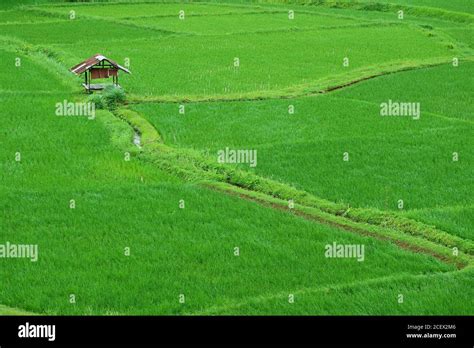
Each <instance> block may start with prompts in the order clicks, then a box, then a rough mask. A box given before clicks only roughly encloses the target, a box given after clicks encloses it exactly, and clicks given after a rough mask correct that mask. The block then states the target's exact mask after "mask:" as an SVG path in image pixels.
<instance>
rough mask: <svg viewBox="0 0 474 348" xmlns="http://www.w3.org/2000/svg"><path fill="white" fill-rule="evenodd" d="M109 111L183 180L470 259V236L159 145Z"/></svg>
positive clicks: (153, 158)
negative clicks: (339, 201) (321, 195)
mask: <svg viewBox="0 0 474 348" xmlns="http://www.w3.org/2000/svg"><path fill="white" fill-rule="evenodd" d="M114 113H115V115H116V116H118V117H119V118H121V119H123V120H124V121H125V122H127V123H128V124H129V125H130V126H131V127H132V128H133V129H134V130H135V131H136V132H139V133H140V134H141V136H142V144H143V146H142V149H141V151H140V153H139V157H140V158H143V159H144V160H146V161H150V162H152V163H154V164H155V165H157V166H158V167H159V168H160V169H162V170H165V171H167V172H171V173H173V174H175V175H177V176H179V177H181V178H183V179H185V180H191V181H193V182H204V184H205V185H206V186H211V187H213V188H215V189H219V190H221V191H224V192H226V193H229V194H237V195H239V196H241V197H245V198H247V199H251V200H256V201H259V202H261V203H264V204H265V205H270V206H273V207H275V206H278V207H279V208H283V209H285V207H288V201H290V200H291V201H294V202H295V206H294V208H293V209H294V210H295V211H298V212H299V213H300V214H301V215H304V216H305V217H311V218H313V219H315V220H317V221H320V222H322V221H324V222H326V223H328V224H331V225H336V226H338V227H341V228H343V229H345V230H349V231H358V232H363V233H366V234H368V235H372V236H377V237H379V238H382V239H384V238H385V239H388V240H391V241H392V242H397V243H399V244H398V245H400V246H402V247H405V248H407V249H410V250H416V251H417V252H424V253H428V254H430V255H432V256H436V257H437V258H439V259H442V260H444V261H448V262H450V263H454V264H456V265H457V267H459V268H462V267H465V266H467V265H468V264H470V263H472V260H473V258H472V256H473V255H474V242H472V241H470V240H466V239H463V238H460V237H457V236H453V235H451V234H449V233H446V232H444V231H441V230H438V229H436V228H435V227H433V226H429V225H426V224H423V223H421V222H418V221H415V220H413V219H409V218H406V217H403V216H399V215H397V214H395V213H391V212H382V211H378V210H376V209H365V208H351V207H349V206H346V205H342V204H336V203H333V202H330V201H327V200H324V199H321V198H318V197H316V196H314V195H311V194H309V193H307V192H304V191H301V190H297V189H295V188H293V187H291V186H289V185H286V184H283V183H280V182H276V181H273V180H270V179H266V178H263V177H260V176H257V175H255V174H253V173H249V172H245V171H242V170H238V169H233V168H229V167H226V166H225V165H219V164H217V163H216V162H215V161H213V160H211V159H209V158H205V157H204V156H203V155H202V154H199V153H198V152H196V151H193V150H190V149H182V148H175V147H170V146H167V145H165V144H163V143H162V142H161V139H160V135H159V133H158V132H157V130H156V129H155V128H154V127H153V126H152V125H151V124H150V123H149V122H148V121H147V120H146V119H145V118H143V117H142V116H141V115H140V114H139V113H137V112H135V111H132V110H127V109H119V110H115V111H114ZM226 184H227V185H226ZM414 237H415V238H414ZM416 237H418V238H416ZM400 243H401V244H400ZM452 248H458V249H459V254H457V253H454V254H453V249H452Z"/></svg>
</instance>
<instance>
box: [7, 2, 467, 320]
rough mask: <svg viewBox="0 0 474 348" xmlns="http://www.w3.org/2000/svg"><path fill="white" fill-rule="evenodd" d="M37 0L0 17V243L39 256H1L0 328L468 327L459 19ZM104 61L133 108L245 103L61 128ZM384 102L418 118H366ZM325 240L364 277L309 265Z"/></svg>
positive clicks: (334, 262)
mask: <svg viewBox="0 0 474 348" xmlns="http://www.w3.org/2000/svg"><path fill="white" fill-rule="evenodd" d="M394 1H396V0H394ZM400 1H401V0H400ZM37 2H38V3H42V4H45V3H48V5H47V6H38V7H28V10H25V9H20V8H17V9H15V10H12V11H8V12H1V11H0V23H2V24H1V25H0V27H1V33H0V35H1V38H0V42H1V45H2V48H4V50H3V49H2V50H0V61H2V62H5V63H6V64H5V66H4V68H3V69H1V70H0V115H2V117H0V129H1V131H2V136H3V139H4V141H3V142H2V146H1V147H0V178H1V179H0V210H1V211H2V214H1V215H0V225H1V226H2V229H1V230H0V243H4V242H6V241H9V242H11V243H36V244H38V245H39V250H40V257H39V261H38V262H37V263H34V262H30V261H29V260H23V259H0V263H1V267H0V279H2V282H1V284H0V304H1V305H0V314H1V315H18V314H27V313H30V312H31V313H37V314H73V315H77V314H99V315H110V314H124V315H129V314H210V315H213V314H249V315H254V314H272V315H274V314H291V315H293V314H303V315H314V314H323V315H326V314H336V315H339V314H351V315H355V314H361V315H366V314H382V315H387V314H397V315H398V314H410V315H413V314H444V315H446V314H453V315H455V314H467V315H471V314H473V307H472V305H470V303H471V302H472V301H470V299H471V298H472V295H473V293H472V290H471V289H472V286H471V285H472V255H473V250H474V249H473V242H472V241H473V238H474V236H473V234H472V226H473V220H474V219H473V212H474V209H473V202H472V196H473V192H472V184H471V181H472V180H471V176H472V175H470V174H471V170H470V168H471V167H472V163H471V158H472V156H473V152H472V146H470V145H471V142H470V139H471V138H472V117H471V115H472V112H473V111H474V110H473V107H472V105H471V103H470V99H471V95H472V93H473V90H472V86H473V84H472V83H471V82H472V78H471V76H472V73H473V71H472V70H473V69H474V64H472V63H469V62H468V61H469V59H471V60H472V56H473V54H472V52H471V50H470V49H469V48H468V47H469V45H470V44H471V43H472V42H471V40H469V39H470V38H469V35H468V34H469V30H470V29H469V27H468V26H467V24H466V23H467V22H466V18H468V17H466V16H467V14H466V13H468V12H469V11H470V10H469V6H468V4H465V3H462V2H459V3H457V4H451V5H450V4H447V5H444V3H441V2H439V1H437V0H430V2H429V1H428V0H426V1H424V2H423V4H427V5H431V6H432V7H433V8H435V10H432V9H428V10H426V9H419V10H416V11H414V12H413V11H408V12H407V13H408V14H409V16H408V18H407V20H406V21H404V22H398V21H396V20H393V19H391V17H390V16H392V15H393V13H390V12H380V11H372V10H371V8H368V9H367V10H369V11H365V10H360V9H359V10H357V8H358V7H349V8H347V9H334V8H329V7H326V6H296V5H295V9H296V19H295V20H294V22H291V23H290V21H289V20H288V19H287V10H288V7H287V5H278V4H265V5H263V4H262V5H260V4H259V5H256V4H253V5H252V6H236V5H232V4H226V5H220V4H212V5H210V4H177V3H169V4H152V3H146V4H145V3H139V4H138V3H134V4H125V3H123V4H104V3H102V4H87V3H74V4H73V3H66V4H61V6H56V5H54V6H53V5H51V3H52V2H48V1H37ZM31 3H32V1H30V2H29V1H21V2H13V1H9V0H7V1H2V4H1V5H0V8H2V9H5V8H12V7H13V6H14V5H20V4H30V5H31ZM249 3H250V2H249ZM292 7H293V6H292ZM441 7H443V8H441ZM71 9H74V10H75V11H76V14H77V18H78V19H76V20H68V19H67V16H68V13H69V11H70V10H71ZM180 9H184V10H185V11H186V19H185V20H184V21H179V20H178V18H177V15H178V11H179V10H180ZM372 9H373V8H372ZM382 9H384V7H382ZM449 11H454V12H449ZM249 12H251V13H249ZM254 12H255V13H254ZM455 12H459V13H455ZM461 12H465V13H461ZM423 14H424V15H423ZM145 17H147V18H145ZM43 21H51V23H42V22H43ZM393 22H395V23H393ZM354 24H356V26H354ZM421 24H422V25H425V28H424V29H422V28H421V27H420V25H421ZM346 25H349V26H353V27H351V28H344V27H345V26H346ZM426 25H430V27H427V26H426ZM97 28H100V35H98V34H97ZM329 28H331V29H329ZM430 28H434V29H430ZM173 32H176V34H174V35H173V34H172V33H173ZM444 33H446V34H448V35H449V36H446V35H445V34H444ZM104 37H105V38H106V39H104ZM471 47H472V45H471ZM98 52H100V53H102V54H105V55H107V56H110V58H112V59H114V60H116V61H117V62H119V63H121V64H122V63H124V60H125V58H130V62H131V70H132V72H133V74H132V75H130V76H128V75H127V76H124V75H121V77H120V81H121V84H122V86H123V87H124V88H125V91H126V92H127V97H128V98H129V100H131V101H133V102H137V101H150V100H155V101H156V100H173V99H175V100H198V99H200V100H209V99H214V100H219V99H221V100H225V99H226V98H227V99H230V98H237V99H238V98H250V99H253V100H252V101H227V102H212V103H209V102H203V103H186V114H185V115H181V114H179V113H178V104H177V103H162V104H157V103H142V104H130V105H128V106H126V107H125V108H122V109H119V110H115V111H114V114H112V113H111V112H109V111H105V110H101V111H98V113H97V117H96V119H94V120H88V119H87V118H85V117H59V116H56V115H55V109H56V103H58V102H59V103H60V102H63V101H64V100H65V99H66V100H68V101H79V100H86V96H85V95H84V94H83V93H82V92H79V88H80V83H81V82H80V79H76V78H74V77H73V76H72V74H70V73H69V72H68V71H67V69H68V68H70V67H71V66H73V65H75V64H77V63H78V62H79V61H81V60H83V59H85V58H87V57H89V56H91V55H92V54H95V53H98ZM346 56H348V57H349V58H350V67H348V68H344V67H343V66H342V59H343V58H344V57H346ZM454 56H458V57H460V58H461V64H460V66H459V67H458V68H453V67H452V66H450V65H449V64H448V62H449V61H451V59H452V58H453V57H454ZM18 57H20V58H21V59H22V66H21V67H19V68H18V67H15V65H14V63H15V58H18ZM235 57H239V58H240V63H241V64H240V68H238V69H236V68H234V67H233V60H234V58H235ZM440 62H445V63H446V64H445V65H443V66H437V67H431V68H427V65H429V64H434V63H440ZM422 65H423V66H424V67H423V68H422V69H421V67H422ZM414 67H419V68H420V69H419V70H413V71H406V72H403V73H401V72H397V73H394V74H392V75H387V76H384V77H378V78H376V79H371V80H367V81H365V82H361V83H359V84H356V85H353V86H351V87H345V88H344V89H342V90H339V91H333V92H330V93H327V94H326V95H319V94H318V95H311V94H312V93H314V92H315V91H320V90H322V89H325V88H327V87H331V86H334V85H337V84H340V83H342V82H349V81H351V80H357V79H358V78H362V77H367V76H371V75H378V74H381V73H383V72H388V71H392V72H393V71H398V70H400V69H402V68H414ZM270 96H271V97H273V99H268V97H270ZM264 97H265V98H267V99H264V100H255V99H258V98H264ZM284 98H285V99H284ZM286 98H288V99H286ZM387 99H393V100H404V101H405V100H407V101H413V102H420V103H421V105H422V116H421V119H420V120H417V121H415V120H411V119H408V118H387V119H384V118H381V117H380V116H379V110H380V109H379V105H380V103H381V102H383V101H386V100H387ZM289 104H292V105H294V106H295V114H293V115H289V114H288V105H289ZM136 111H138V113H137V112H136ZM148 121H149V122H148ZM153 126H154V127H156V129H155V128H154V127H153ZM134 132H139V133H140V136H141V142H142V146H143V147H142V148H140V149H139V148H138V147H136V146H134V145H133V144H132V139H133V137H134ZM224 147H231V148H242V149H257V150H258V165H257V167H256V168H255V169H249V168H248V167H246V166H244V165H239V166H232V165H222V166H219V165H218V164H217V163H216V160H215V159H216V158H215V153H216V151H217V150H218V149H221V148H224ZM345 151H348V152H349V153H350V161H349V162H344V161H342V154H343V152H345ZM453 151H457V152H459V154H460V160H459V161H458V162H455V163H454V162H452V160H451V157H452V152H453ZM17 152H20V153H21V162H16V161H15V154H16V153H17ZM126 152H128V153H130V154H131V160H130V161H126V160H124V156H125V155H126ZM271 179H273V181H272V180H271ZM295 188H296V189H295ZM297 189H299V191H298V190H297ZM289 198H295V200H296V207H295V209H294V210H293V211H289V210H288V209H287V208H286V205H287V199H289ZM71 199H74V200H75V202H76V208H75V209H70V207H69V204H70V200H71ZM181 199H184V201H185V209H180V208H179V201H180V200H181ZM398 199H403V200H404V202H405V208H404V209H403V211H399V210H398V208H397V200H398ZM349 205H350V206H351V208H349ZM358 207H363V208H365V209H360V208H358ZM408 218H410V219H411V220H410V219H408ZM422 222H424V223H425V224H423V223H422ZM426 224H429V225H433V226H436V227H437V229H435V228H434V227H433V226H427V225H426ZM333 242H337V243H341V244H342V243H346V244H363V245H365V250H366V253H365V261H364V262H357V261H356V260H354V259H348V258H346V259H328V258H326V257H324V251H325V245H326V244H332V243H333ZM454 246H456V247H459V249H460V250H461V254H460V256H454V255H452V250H451V248H452V247H454ZM126 247H130V250H131V255H130V256H125V255H124V248H126ZM235 247H239V248H240V256H234V254H233V253H234V248H235ZM466 265H467V267H466V268H463V269H460V268H462V267H464V266H466ZM70 294H75V295H76V299H77V303H76V304H74V305H72V304H70V303H69V301H68V300H69V295H70ZM179 294H185V296H186V303H185V304H180V303H179V302H178V296H179ZM289 294H295V296H296V302H295V304H289V303H288V295H289ZM398 294H403V295H404V296H405V302H404V303H403V304H398V303H397V296H398Z"/></svg>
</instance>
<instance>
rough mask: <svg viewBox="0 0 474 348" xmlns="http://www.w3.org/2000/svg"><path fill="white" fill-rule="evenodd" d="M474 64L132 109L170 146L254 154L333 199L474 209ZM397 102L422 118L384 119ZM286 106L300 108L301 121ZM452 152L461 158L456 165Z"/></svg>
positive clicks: (272, 172)
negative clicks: (278, 95)
mask: <svg viewBox="0 0 474 348" xmlns="http://www.w3.org/2000/svg"><path fill="white" fill-rule="evenodd" d="M473 67H474V65H473V64H468V63H461V66H460V67H459V68H453V67H451V66H443V67H438V68H432V69H426V70H419V71H411V72H405V73H400V74H394V75H389V76H386V77H382V78H378V79H375V80H372V81H367V82H364V83H361V84H359V85H355V86H353V87H351V88H349V89H347V90H344V91H340V92H335V93H334V94H330V95H327V96H318V97H308V98H303V99H296V100H292V99H290V100H269V101H260V102H226V103H200V104H189V105H187V108H186V114H185V115H182V114H179V112H178V106H177V105H176V104H144V105H137V106H134V107H133V108H134V109H135V110H138V111H140V112H142V113H143V114H144V115H145V116H146V117H147V118H148V119H149V120H150V121H151V122H152V123H153V124H154V125H155V126H156V127H157V129H158V131H159V132H160V133H161V135H162V137H163V139H164V141H165V143H168V144H171V145H176V146H179V147H192V148H194V149H197V150H200V151H201V152H203V153H204V154H205V155H208V156H209V157H210V158H211V159H213V160H214V161H217V151H218V150H220V149H225V148H226V147H229V148H232V149H256V150H257V151H258V164H257V167H256V168H255V172H256V173H257V174H260V175H263V176H267V177H272V178H274V179H277V180H281V181H283V182H285V183H290V184H292V185H294V186H295V187H297V188H300V189H304V190H306V191H308V192H311V193H313V194H315V195H317V196H319V197H324V198H327V199H329V200H332V201H338V202H345V203H349V204H350V205H352V206H358V207H376V208H379V209H382V210H393V211H398V210H399V209H398V200H399V199H403V201H404V210H407V209H408V210H411V209H419V208H435V207H443V206H452V205H461V206H463V205H464V206H469V205H471V204H472V194H473V192H472V187H471V185H470V184H469V183H470V165H471V164H470V158H471V157H472V149H471V146H470V143H469V139H470V137H471V134H472V123H471V122H470V121H469V120H470V114H471V113H472V111H470V110H472V105H470V103H469V100H470V99H469V97H468V96H469V95H470V94H472V91H471V89H472V84H470V83H466V80H464V79H461V78H460V77H463V76H470V75H471V73H472V69H473ZM422 86H423V87H422ZM390 98H391V99H393V100H394V101H397V100H399V101H410V102H411V101H413V102H420V103H421V107H422V116H421V118H420V120H413V119H411V118H396V117H393V118H383V117H381V116H380V106H379V105H380V103H382V102H384V101H387V100H388V99H390ZM288 105H294V106H295V114H294V115H289V114H288ZM335 105H337V107H336V106H335ZM349 110H350V112H348V111H349ZM440 137H442V138H443V142H439V138H440ZM344 152H349V155H350V159H349V161H348V162H344V161H343V153H344ZM453 152H458V153H459V154H461V157H462V159H461V160H460V161H458V162H453V161H452V153H453ZM387 154H389V156H387ZM407 159H409V160H407ZM401 164H403V171H400V166H401ZM240 168H242V169H247V170H253V169H251V168H249V167H248V165H240ZM427 221H429V222H430V221H432V219H427ZM435 221H436V224H439V223H441V222H442V219H437V220H435ZM464 221H465V227H464V229H466V228H468V227H467V226H472V220H469V219H464ZM449 230H451V231H453V228H450V229H449ZM453 233H455V234H456V232H453ZM462 235H463V236H466V233H462ZM469 235H470V238H472V234H469Z"/></svg>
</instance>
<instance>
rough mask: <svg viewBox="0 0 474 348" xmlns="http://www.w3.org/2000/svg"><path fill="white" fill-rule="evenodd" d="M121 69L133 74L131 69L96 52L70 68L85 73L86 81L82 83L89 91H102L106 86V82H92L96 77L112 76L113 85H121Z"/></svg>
mask: <svg viewBox="0 0 474 348" xmlns="http://www.w3.org/2000/svg"><path fill="white" fill-rule="evenodd" d="M119 70H122V71H124V72H126V73H127V74H131V72H130V70H128V69H126V68H124V67H123V66H120V65H118V64H117V63H116V62H114V61H113V60H111V59H109V58H107V57H105V56H103V55H102V54H96V55H94V56H92V57H90V58H89V59H86V60H85V61H83V62H81V63H79V64H77V65H76V66H73V67H72V68H71V69H70V71H71V72H72V73H74V74H76V75H81V74H84V79H85V83H83V84H82V85H83V86H84V88H85V89H86V91H87V92H89V93H90V92H92V91H100V90H102V89H104V88H105V85H104V84H91V81H92V80H95V79H107V78H110V77H112V83H113V85H114V86H116V87H120V85H119V83H118V72H119Z"/></svg>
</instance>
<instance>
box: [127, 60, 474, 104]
mask: <svg viewBox="0 0 474 348" xmlns="http://www.w3.org/2000/svg"><path fill="white" fill-rule="evenodd" d="M451 59H452V58H437V59H433V60H431V61H425V62H418V63H417V64H413V63H404V64H403V63H392V64H389V65H383V66H377V68H376V69H374V68H372V67H364V68H361V69H357V70H353V71H351V75H350V76H349V77H347V74H341V75H338V76H336V77H333V78H330V77H325V78H323V79H321V80H317V81H315V82H312V83H307V84H302V85H293V86H289V87H286V88H284V89H280V90H266V91H259V92H254V91H253V92H245V93H238V94H237V93H235V94H228V95H207V96H202V95H190V96H175V95H162V96H145V97H142V96H139V95H134V94H132V95H130V96H129V103H130V104H153V103H156V104H160V103H210V102H238V101H257V100H271V99H295V98H301V97H308V96H315V95H319V94H327V93H330V92H333V91H337V90H339V89H343V88H346V87H350V86H352V85H355V84H357V83H360V82H364V81H367V80H371V79H374V78H378V77H382V76H386V75H391V74H396V73H402V72H405V71H411V70H418V69H427V68H432V67H437V66H441V65H444V64H449V63H450V62H451ZM466 60H469V61H470V60H474V57H473V58H466Z"/></svg>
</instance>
